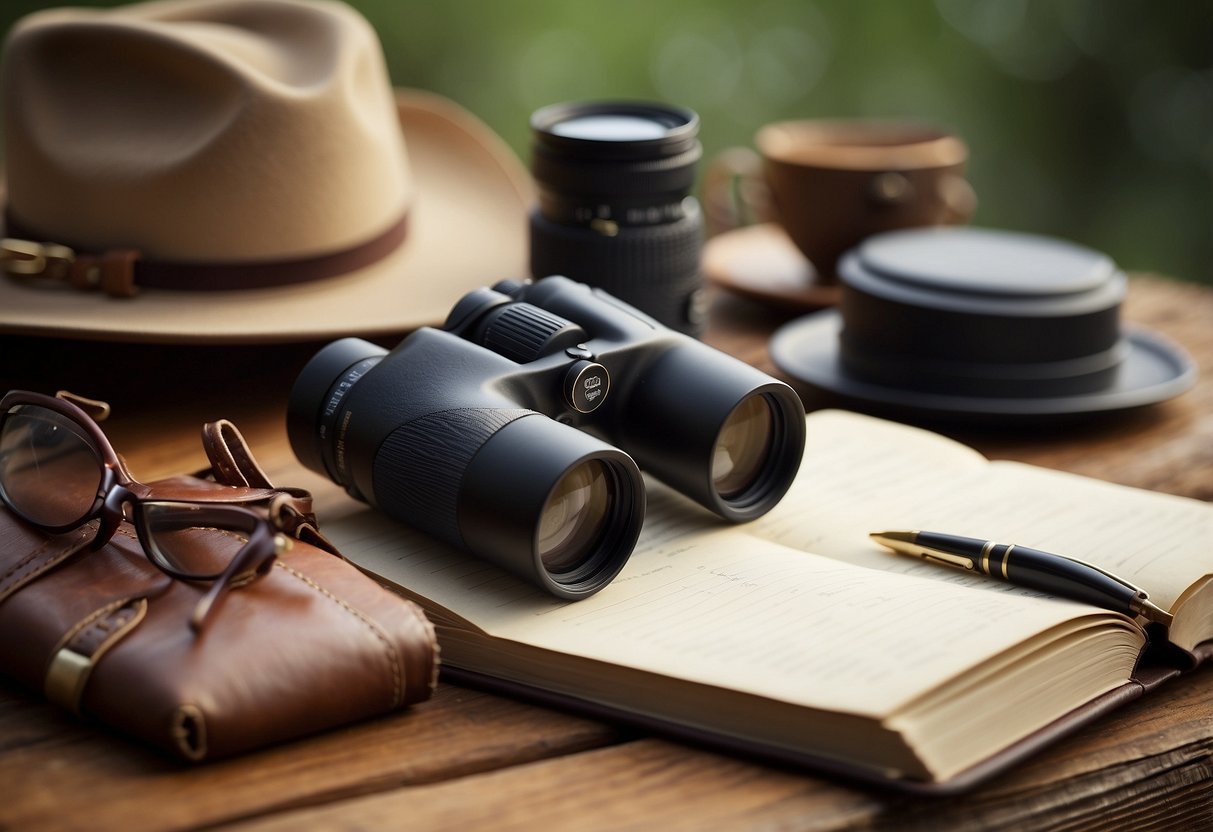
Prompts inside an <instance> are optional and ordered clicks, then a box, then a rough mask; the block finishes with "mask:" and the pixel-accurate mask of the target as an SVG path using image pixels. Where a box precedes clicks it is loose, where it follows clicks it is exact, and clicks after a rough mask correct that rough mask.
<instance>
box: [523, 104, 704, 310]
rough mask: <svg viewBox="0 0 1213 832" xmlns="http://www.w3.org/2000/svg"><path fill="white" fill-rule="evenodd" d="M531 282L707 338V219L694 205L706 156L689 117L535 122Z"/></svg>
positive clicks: (641, 114) (580, 107)
mask: <svg viewBox="0 0 1213 832" xmlns="http://www.w3.org/2000/svg"><path fill="white" fill-rule="evenodd" d="M531 129H532V132H533V136H534V140H533V144H532V171H533V173H534V176H535V180H536V182H537V184H538V186H539V207H538V208H537V209H536V210H535V211H533V212H532V214H531V273H532V274H533V275H534V276H535V277H536V278H542V277H547V276H549V275H553V274H562V275H565V276H568V277H571V278H573V279H574V280H578V281H580V282H583V283H589V284H591V285H594V286H598V287H600V288H603V289H606V290H607V291H608V292H610V293H611V294H613V295H615V296H616V297H618V298H619V299H621V300H623V301H626V302H627V303H630V304H632V305H633V306H636V307H637V308H639V309H641V310H643V311H645V312H647V313H648V314H650V315H652V316H653V317H654V318H656V319H657V320H658V321H660V322H661V323H663V324H665V325H667V326H669V327H671V328H673V329H677V330H680V331H682V332H688V333H691V334H697V333H698V332H699V331H700V330H701V329H702V323H703V320H702V318H703V315H702V308H701V307H702V304H701V294H702V281H701V279H700V275H699V261H700V253H701V249H702V245H703V218H702V215H701V213H700V209H699V203H698V202H697V201H696V200H695V199H694V197H692V196H690V192H691V189H692V187H693V186H694V184H695V166H696V164H697V163H698V161H699V158H700V156H701V155H702V153H703V149H702V147H701V146H700V143H699V139H698V133H699V117H698V116H697V115H695V113H694V112H693V111H691V110H687V109H684V108H680V107H670V106H666V105H662V104H649V103H643V102H583V103H570V104H556V105H553V106H550V107H545V108H543V109H541V110H538V111H536V112H535V113H534V115H533V116H532V117H531Z"/></svg>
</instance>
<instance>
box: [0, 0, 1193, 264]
mask: <svg viewBox="0 0 1213 832" xmlns="http://www.w3.org/2000/svg"><path fill="white" fill-rule="evenodd" d="M48 5H56V4H48V3H28V2H21V0H6V2H5V3H4V5H3V8H2V9H0V25H3V27H4V29H5V30H7V28H8V26H9V25H11V23H12V21H14V20H15V19H16V18H17V17H19V16H20V15H21V14H23V13H25V12H27V11H31V10H33V9H35V8H40V7H45V6H48ZM78 5H84V4H78ZM92 5H113V3H105V2H99V3H92ZM352 5H354V6H356V7H357V8H358V9H360V10H361V11H362V12H363V14H364V15H366V17H367V18H368V19H369V20H370V21H371V23H372V24H373V25H374V26H375V28H376V29H377V30H378V32H379V34H380V38H381V40H382V41H383V45H384V49H385V52H386V54H387V59H388V64H389V67H390V71H391V74H392V78H393V80H394V82H395V83H397V84H398V85H402V86H413V87H423V88H426V89H430V90H434V91H436V92H440V93H443V94H445V95H447V96H449V97H451V98H453V99H455V100H456V101H458V102H460V103H461V104H463V105H464V106H466V107H468V108H469V109H471V110H472V111H473V112H475V113H476V114H477V115H479V116H480V117H481V118H483V119H484V120H485V121H487V122H488V123H489V124H490V125H491V126H492V127H494V128H495V129H496V130H497V131H498V132H499V133H500V134H501V135H502V136H504V137H505V139H506V140H507V141H508V142H509V143H510V144H511V145H512V146H513V147H514V149H515V150H516V151H517V152H518V153H519V154H520V155H521V156H522V157H523V158H524V159H526V158H527V157H528V142H529V135H528V125H527V121H528V117H529V114H530V113H531V111H533V110H534V109H536V108H538V107H540V106H542V105H544V104H549V103H553V102H556V101H565V100H574V99H592V98H608V97H609V98H616V97H623V98H642V99H656V100H664V101H668V102H671V103H676V104H681V105H684V106H688V107H691V108H692V109H694V110H696V111H697V112H698V113H699V115H700V117H701V119H702V129H701V139H702V141H703V144H704V148H705V151H706V153H707V154H708V155H709V156H710V155H711V154H714V153H716V152H718V151H720V150H722V149H724V148H726V147H729V146H732V145H737V144H748V143H749V142H750V140H751V137H752V136H753V134H754V132H755V130H756V129H757V128H758V127H759V126H761V125H762V124H764V123H765V122H768V121H773V120H777V119H783V118H795V117H911V118H914V119H919V120H925V121H931V122H937V123H940V124H942V125H945V126H947V127H950V128H951V129H953V130H955V131H956V132H958V133H959V134H960V135H961V136H963V137H964V138H965V139H966V140H967V142H968V143H969V146H970V151H971V159H970V168H969V172H970V179H971V181H972V182H973V185H974V187H975V189H976V190H977V193H978V198H979V207H978V212H977V215H976V217H975V218H974V224H977V225H985V226H993V227H1002V228H1012V229H1020V230H1025V231H1033V232H1039V233H1046V234H1052V235H1056V236H1061V237H1066V238H1070V239H1073V240H1076V241H1078V242H1081V243H1085V244H1087V245H1090V246H1094V247H1096V248H1099V249H1102V250H1104V251H1106V252H1108V253H1109V254H1111V255H1112V256H1113V257H1114V258H1115V259H1116V260H1117V262H1118V263H1119V264H1120V265H1121V266H1122V267H1123V268H1126V269H1129V270H1134V271H1151V272H1160V273H1166V274H1169V275H1173V276H1175V277H1179V278H1182V279H1187V280H1194V281H1200V282H1204V283H1211V284H1213V2H1207V0H1198V1H1196V2H1179V1H1178V0H1174V1H1172V0H882V2H876V1H875V0H872V1H871V2H856V1H854V0H851V1H848V0H748V2H738V0H664V2H655V0H611V2H599V3H585V2H572V0H513V2H493V0H441V2H424V3H423V2H415V1H412V0H356V2H353V3H352Z"/></svg>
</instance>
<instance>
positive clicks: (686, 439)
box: [287, 277, 805, 599]
mask: <svg viewBox="0 0 1213 832" xmlns="http://www.w3.org/2000/svg"><path fill="white" fill-rule="evenodd" d="M287 430H288V434H289V437H290V442H291V446H292V448H293V449H294V451H295V454H296V456H298V457H299V459H300V461H301V462H303V464H304V465H306V466H307V467H308V468H310V469H312V470H314V471H317V472H319V473H323V474H325V475H327V476H328V477H329V478H331V479H332V480H333V481H335V482H337V483H338V484H340V485H342V486H343V487H344V488H345V489H346V491H347V492H348V493H349V494H351V495H352V496H354V497H356V498H357V499H360V500H364V501H366V502H368V503H370V504H371V505H373V506H375V507H377V508H379V509H380V510H382V511H384V512H385V513H387V514H388V515H390V516H392V517H394V518H396V519H398V520H400V521H403V522H405V523H407V524H409V525H412V526H416V527H417V528H420V529H422V530H424V531H427V532H429V533H430V534H433V535H434V536H436V537H438V538H441V539H443V540H445V541H446V542H448V543H451V544H453V545H455V546H457V547H459V548H461V549H464V550H466V551H469V552H471V553H473V554H475V555H477V556H479V557H482V558H485V559H487V560H490V561H493V562H495V563H497V564H498V565H500V566H502V567H504V568H506V569H508V570H510V571H512V572H514V573H515V574H517V575H520V576H522V577H524V578H526V579H527V580H529V581H531V582H533V583H536V584H538V585H539V586H541V587H543V588H544V589H546V590H548V591H549V592H551V593H553V594H555V595H557V596H559V597H562V598H570V599H575V598H582V597H585V596H587V595H590V594H592V593H594V592H597V591H598V590H599V589H601V588H602V587H604V586H606V584H607V583H609V582H610V580H611V579H612V578H614V577H615V575H617V574H618V573H619V570H620V569H622V568H623V566H624V564H625V563H626V562H627V559H628V557H629V556H630V555H631V552H632V549H633V548H634V547H635V544H636V540H637V538H638V537H639V535H640V529H641V525H642V522H643V519H644V506H645V490H644V480H643V479H642V477H641V474H640V469H639V468H638V467H637V462H639V463H640V466H641V467H643V468H644V470H645V471H647V472H648V473H651V474H653V475H654V476H656V477H657V478H658V479H660V480H662V481H664V482H665V483H666V484H668V485H670V486H672V487H673V488H675V489H676V490H678V491H680V492H682V493H683V494H684V495H686V496H687V497H690V498H691V499H693V500H696V501H697V502H699V503H700V504H702V505H703V506H705V507H706V508H708V509H710V510H711V511H713V512H715V513H716V514H717V515H719V516H721V517H723V518H725V519H726V520H730V521H733V522H741V521H745V520H750V519H753V518H756V517H759V516H761V515H763V514H765V513H766V512H767V511H769V510H770V509H771V508H772V507H774V506H775V505H776V503H778V502H779V500H780V499H781V498H782V497H783V495H784V493H785V492H786V491H787V489H788V487H789V486H790V485H791V482H792V480H793V478H794V477H795V475H796V472H797V470H798V469H799V466H800V460H801V456H802V454H803V451H804V440H805V435H804V410H803V405H802V404H801V402H800V399H799V397H797V395H796V394H795V392H793V391H792V389H791V388H790V387H788V386H787V385H785V384H783V383H782V382H780V381H777V380H775V379H773V378H771V377H769V376H767V375H766V374H764V373H762V372H760V371H759V370H757V369H755V368H753V367H751V366H749V365H747V364H744V363H743V362H741V361H738V360H736V359H734V358H732V357H730V356H727V355H725V354H724V353H721V352H719V351H717V350H714V349H712V348H711V347H708V346H706V345H704V344H702V343H700V342H698V341H696V340H694V339H692V338H690V337H688V336H686V335H682V334H680V333H678V332H674V331H673V330H670V329H667V328H666V327H664V326H662V325H661V324H659V323H657V322H656V321H654V320H652V319H651V318H649V317H647V316H645V315H644V314H643V313H640V312H638V311H637V310H635V309H633V308H631V307H629V306H627V305H626V304H624V303H622V302H621V301H618V300H616V299H615V298H614V297H612V296H611V295H609V294H607V293H605V292H603V291H602V290H599V289H591V288H590V287H588V286H584V285H582V284H578V283H574V282H573V281H570V280H568V279H567V278H563V277H549V278H545V279H543V280H541V281H538V282H536V283H525V284H523V283H517V282H514V281H503V282H501V283H499V284H497V285H496V286H494V287H493V288H492V289H487V288H486V289H478V290H476V291H474V292H471V293H469V294H468V295H466V296H464V298H463V299H462V300H460V301H459V302H458V303H457V304H456V305H455V307H454V308H453V309H452V310H451V313H450V315H449V317H448V318H447V321H446V323H445V325H444V327H443V329H441V330H438V329H432V328H423V329H420V330H417V331H416V332H414V333H413V334H412V335H410V336H408V337H407V338H406V339H405V340H404V341H403V342H402V343H401V344H400V345H399V346H397V347H396V348H395V349H394V350H392V351H391V352H390V353H389V352H387V351H386V350H384V349H382V348H381V347H377V346H375V345H373V344H370V343H368V342H366V341H362V340H359V339H356V338H347V339H344V340H341V341H336V342H334V343H332V344H330V345H328V346H327V347H325V348H324V349H322V350H321V351H320V352H319V353H318V354H317V355H316V356H315V357H314V358H313V359H312V360H311V361H310V362H309V363H308V364H307V365H306V366H305V367H304V369H303V371H302V372H301V373H300V376H299V378H298V380H297V381H296V382H295V386H294V389H293V390H292V392H291V397H290V404H289V408H288V413H287ZM633 460H636V461H633Z"/></svg>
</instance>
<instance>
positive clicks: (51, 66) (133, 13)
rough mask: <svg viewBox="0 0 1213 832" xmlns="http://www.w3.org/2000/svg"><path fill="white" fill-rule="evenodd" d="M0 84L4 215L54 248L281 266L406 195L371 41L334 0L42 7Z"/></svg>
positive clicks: (355, 238)
mask: <svg viewBox="0 0 1213 832" xmlns="http://www.w3.org/2000/svg"><path fill="white" fill-rule="evenodd" d="M0 78H2V80H0V85H2V89H3V94H4V117H5V161H6V167H7V177H8V210H9V212H10V215H11V216H12V217H13V218H14V220H15V221H17V222H19V223H20V224H21V225H23V226H25V227H27V228H29V229H31V230H33V231H36V232H38V233H40V234H44V235H47V237H48V238H50V239H55V240H56V241H57V242H64V243H67V244H69V245H73V246H78V247H83V248H96V249H105V248H112V247H131V248H137V249H140V250H141V251H142V252H143V253H144V255H145V256H148V257H154V258H161V259H166V260H181V261H195V260H196V261H208V262H225V261H232V262H244V261H250V260H260V259H266V260H276V259H290V258H296V257H301V256H309V255H314V254H322V253H326V252H330V251H339V250H342V249H345V248H348V247H351V246H355V245H358V244H359V243H362V242H364V241H365V240H367V239H370V238H372V237H374V236H375V235H376V234H378V233H380V232H382V231H383V230H384V229H385V228H387V227H389V226H391V225H392V224H394V223H396V222H398V221H399V220H400V218H401V216H402V214H403V212H404V211H405V209H406V207H407V204H408V201H409V197H410V187H411V186H410V176H409V171H408V169H407V163H406V160H405V156H404V153H403V152H402V142H403V138H402V136H401V133H400V127H399V122H398V120H397V117H396V110H395V104H394V100H393V94H392V90H391V86H390V83H389V81H388V77H387V71H386V68H385V66H384V61H383V55H382V51H381V49H380V46H379V42H378V40H377V38H376V37H375V34H374V32H373V30H372V29H371V28H370V26H369V25H368V24H367V23H366V21H365V20H364V19H363V18H362V17H361V16H359V15H358V14H357V13H356V12H354V11H353V10H351V9H349V8H348V7H346V6H344V5H342V4H339V3H329V2H300V1H299V0H251V1H249V0H240V1H239V2H236V1H235V0H202V1H201V2H199V0H188V2H180V0H169V1H168V2H157V3H149V4H144V5H141V6H132V7H127V8H119V9H114V10H107V11H84V10H79V9H70V10H53V11H48V12H42V13H38V14H35V15H31V16H30V17H28V18H26V19H25V20H24V21H22V22H21V23H20V24H18V26H17V27H15V28H14V30H13V32H12V34H11V35H10V37H9V41H8V43H7V45H6V49H5V55H4V61H3V67H2V68H0Z"/></svg>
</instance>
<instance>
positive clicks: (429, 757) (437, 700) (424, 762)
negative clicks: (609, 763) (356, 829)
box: [0, 685, 619, 830]
mask: <svg viewBox="0 0 1213 832" xmlns="http://www.w3.org/2000/svg"><path fill="white" fill-rule="evenodd" d="M618 740H619V733H618V732H617V731H616V730H615V729H614V728H612V727H610V726H606V725H602V724H599V723H595V722H591V721H588V720H584V719H578V718H576V717H572V716H568V715H565V714H561V713H558V712H555V711H550V710H545V709H541V708H536V707H532V706H529V705H526V704H523V703H521V702H516V701H513V700H509V699H505V698H502V697H498V696H493V695H491V694H488V693H483V692H479V691H471V690H465V689H462V688H457V687H454V686H452V685H442V686H440V688H439V690H438V692H437V693H436V695H435V697H434V699H433V700H431V701H429V702H426V703H423V704H421V705H418V706H415V707H414V708H412V709H411V710H409V711H407V712H403V713H400V714H396V715H393V716H389V717H385V718H381V719H377V720H373V721H371V722H366V723H362V724H360V725H355V726H352V727H350V728H347V729H343V730H338V731H331V732H329V733H326V734H323V735H320V736H317V737H314V738H311V739H305V740H300V741H297V742H293V743H289V744H286V745H282V746H278V747H275V748H271V749H268V750H266V751H262V752H259V753H254V754H249V755H245V756H242V757H239V758H235V759H232V760H226V761H220V762H216V763H210V764H207V765H203V766H197V767H191V766H188V765H185V764H181V763H177V762H175V761H173V760H171V759H169V758H167V757H164V756H161V755H160V754H158V753H157V752H155V751H151V750H146V749H144V748H142V747H140V746H137V745H135V744H133V743H131V742H129V741H127V740H125V739H123V738H121V737H117V736H113V735H110V734H108V733H106V732H104V731H103V730H100V729H97V728H95V727H94V726H92V725H89V724H85V723H83V722H80V721H78V720H76V719H73V718H72V717H70V716H67V715H66V714H64V713H62V712H60V711H59V710H58V709H56V708H54V707H52V706H51V705H47V704H44V703H41V702H37V701H35V700H34V699H33V698H32V697H30V696H29V695H28V694H26V693H25V692H23V691H18V690H16V689H14V688H12V687H10V686H8V685H5V686H3V687H0V795H4V796H5V799H3V800H0V829H13V830H18V829H22V830H23V829H64V830H72V829H84V828H89V829H186V828H192V827H195V826H200V825H209V824H215V823H220V822H225V821H231V820H234V819H238V818H248V817H256V816H259V815H263V814H265V813H270V812H276V811H280V810H284V809H287V808H297V807H299V806H310V805H315V804H322V803H328V802H331V801H334V800H341V799H347V798H350V797H351V796H355V795H360V794H366V793H373V792H379V791H384V790H394V789H398V788H400V787H402V786H408V785H412V784H417V783H428V782H433V781H440V780H451V779H458V778H462V777H466V776H468V775H471V774H475V773H477V772H482V771H487V770H491V769H494V768H500V767H504V766H514V765H518V764H519V763H522V762H528V761H533V760H539V759H542V758H544V757H549V756H563V755H567V754H571V753H575V752H577V751H580V750H583V749H586V748H593V747H597V746H603V745H607V744H611V743H614V742H617V741H618Z"/></svg>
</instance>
